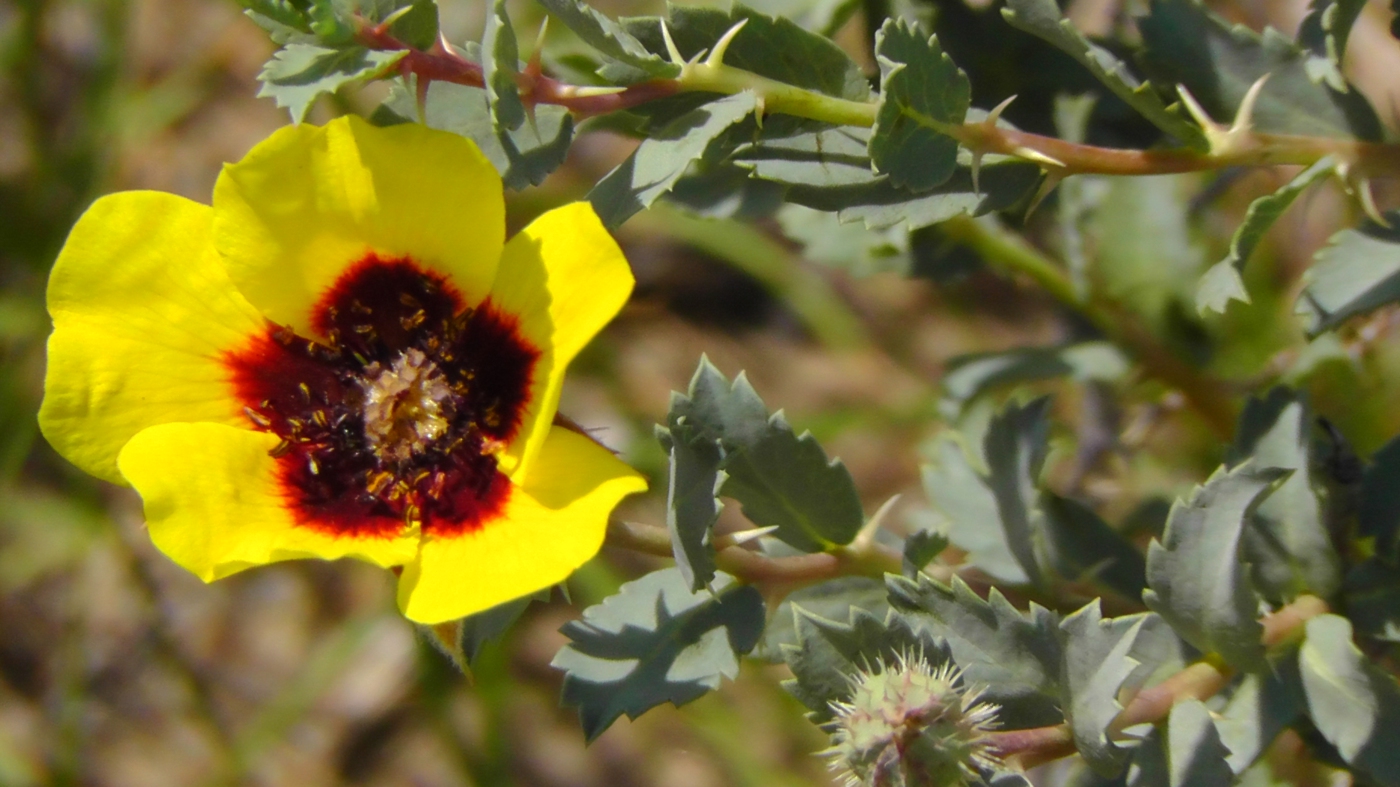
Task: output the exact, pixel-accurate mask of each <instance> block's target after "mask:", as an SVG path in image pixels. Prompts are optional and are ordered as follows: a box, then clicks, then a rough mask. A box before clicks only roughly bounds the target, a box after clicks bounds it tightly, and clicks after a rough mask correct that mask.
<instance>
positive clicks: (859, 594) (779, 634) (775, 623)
mask: <svg viewBox="0 0 1400 787" xmlns="http://www.w3.org/2000/svg"><path fill="white" fill-rule="evenodd" d="M795 608H801V609H802V611H803V612H804V613H806V614H808V615H811V616H814V617H818V618H824V619H826V620H835V621H841V620H845V621H849V620H851V616H852V615H854V614H856V611H857V610H860V611H862V612H865V613H867V614H869V615H871V616H873V617H874V618H875V619H877V620H885V619H886V618H887V617H888V616H889V612H890V600H889V591H887V590H885V583H884V582H883V581H881V580H878V579H872V578H870V577H838V578H837V579H832V580H827V581H826V582H822V583H820V584H816V585H812V586H810V587H805V588H802V589H801V590H797V591H794V592H792V593H789V594H788V595H787V596H786V597H785V598H783V601H782V603H780V604H779V605H778V609H777V610H776V611H774V613H773V614H772V616H771V617H770V618H769V621H768V628H766V629H764V631H763V644H762V646H761V648H760V650H761V652H756V653H755V655H758V656H760V657H762V658H765V659H768V660H770V661H784V660H785V659H786V658H787V657H786V656H785V655H784V654H785V653H786V651H785V650H784V648H785V647H787V646H796V645H797V644H798V638H797V620H798V616H795V615H794V614H793V612H794V609H795Z"/></svg>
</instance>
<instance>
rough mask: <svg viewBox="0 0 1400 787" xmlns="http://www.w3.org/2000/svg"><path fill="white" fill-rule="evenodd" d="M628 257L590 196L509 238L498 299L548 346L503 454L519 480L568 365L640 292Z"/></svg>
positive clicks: (495, 290)
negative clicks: (634, 291)
mask: <svg viewBox="0 0 1400 787" xmlns="http://www.w3.org/2000/svg"><path fill="white" fill-rule="evenodd" d="M633 283H634V282H633V279H632V271H631V269H630V268H628V267H627V259H626V258H625V257H623V256H622V250H621V249H619V248H618V247H617V242H616V241H614V240H613V238H612V236H611V235H609V234H608V231H607V230H605V229H603V224H602V222H601V221H599V220H598V216H597V214H596V213H594V212H593V208H592V207H591V206H590V205H589V204H588V203H587V202H575V203H573V204H571V205H565V206H563V207H561V208H556V209H554V210H551V211H549V212H548V213H546V214H544V215H543V216H540V217H539V218H537V219H535V220H534V221H533V222H531V223H530V226H528V227H526V228H525V229H524V230H522V231H521V232H520V233H519V234H517V235H516V236H515V237H513V238H511V239H510V242H509V243H507V244H506V248H505V252H504V254H502V256H501V267H500V269H499V271H498V272H497V274H496V281H495V283H494V284H493V285H492V286H491V302H492V303H493V304H495V305H496V306H497V307H499V308H500V309H501V311H503V312H506V313H508V314H513V315H515V316H516V317H518V318H519V320H520V323H519V330H520V332H521V334H522V335H523V337H524V338H525V339H526V340H528V341H529V342H530V343H532V344H533V345H535V347H536V348H538V349H539V350H540V358H539V360H537V361H536V363H535V368H534V374H533V380H532V382H531V385H530V396H529V398H528V400H527V402H528V404H527V406H526V411H525V414H524V417H523V419H522V421H521V427H520V431H519V433H518V435H517V437H516V438H515V439H514V440H512V441H511V445H510V446H509V447H508V448H507V449H506V451H505V452H504V454H502V456H501V457H500V466H501V471H502V472H504V473H506V474H507V475H509V476H510V477H511V478H512V479H513V480H514V479H518V478H519V477H520V476H521V474H523V473H527V472H528V466H529V463H530V460H531V458H532V457H533V456H534V454H535V453H537V452H538V451H539V450H540V446H541V445H543V443H544V440H545V435H547V434H549V432H550V426H551V424H552V423H553V420H554V412H555V410H556V409H557V408H558V407H559V390H560V387H561V386H562V385H563V382H564V371H565V369H566V368H567V367H568V365H569V362H570V361H572V360H573V359H574V356H575V355H577V354H578V351H579V350H581V349H583V347H584V345H586V344H588V342H589V341H590V340H591V339H592V338H593V336H594V335H595V334H597V333H598V331H599V330H601V329H602V327H603V326H604V325H606V324H607V323H608V321H609V320H611V319H612V318H613V317H614V316H616V314H617V312H618V310H619V309H621V308H622V306H623V304H625V303H626V302H627V298H628V296H629V295H631V294H632V285H633Z"/></svg>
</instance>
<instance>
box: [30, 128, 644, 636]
mask: <svg viewBox="0 0 1400 787" xmlns="http://www.w3.org/2000/svg"><path fill="white" fill-rule="evenodd" d="M632 284H633V281H632V275H631V272H630V271H629V270H628V267H627V263H626V260H624V259H623V257H622V253H621V251H620V250H619V249H618V247H617V245H616V243H615V242H614V241H613V239H612V238H611V237H610V236H609V235H608V234H607V232H606V231H605V230H604V229H603V227H602V225H601V224H600V223H599V221H598V218H597V216H595V215H594V213H593V211H592V209H591V208H590V207H589V206H588V205H587V204H586V203H577V204H573V205H568V206H565V207H562V208H559V209H557V210H553V211H550V212H549V213H546V214H545V215H543V216H541V217H540V218H539V219H537V220H536V221H535V222H534V223H532V224H531V225H530V226H528V227H527V228H525V229H524V230H523V231H522V232H520V233H519V234H518V235H516V236H515V237H513V238H511V239H510V241H509V242H508V243H507V242H506V240H505V208H504V204H503V202H502V198H501V181H500V178H499V176H498V175H497V174H496V172H495V170H494V169H493V168H492V167H491V164H490V163H489V162H488V161H487V160H486V159H485V157H483V156H482V154H481V152H480V151H479V150H477V148H476V147H475V146H474V145H472V144H471V143H470V142H468V141H466V140H464V139H462V138H461V137H458V136H455V135H452V134H447V133H444V132H438V131H434V130H431V129H428V128H424V127H422V126H418V125H412V124H406V125H401V126H395V127H392V128H385V129H380V128H375V127H373V126H370V125H369V124H367V123H365V122H364V121H362V120H360V119H358V118H353V117H352V118H343V119H340V120H336V121H333V122H331V123H330V124H328V125H326V126H324V127H315V126H308V125H301V126H296V127H288V128H284V129H281V130H279V131H278V132H276V133H275V134H273V135H272V136H271V137H269V138H268V139H267V140H266V141H264V142H262V143H261V144H259V145H258V146H257V147H255V148H254V149H253V150H252V151H251V152H249V154H248V155H247V156H246V157H245V158H244V159H243V160H242V161H240V162H239V163H237V164H233V165H230V166H227V167H226V168H225V169H224V171H223V173H222V174H221V175H220V176H219V180H218V183H217V185H216V186H215V187H214V199H213V206H212V207H210V206H206V205H201V204H199V203H195V202H190V201H188V200H185V199H182V198H180V197H176V196H174V195H170V194H163V193H157V192H123V193H119V194H113V195H110V196H107V197H104V198H102V199H100V200H98V201H97V202H96V203H94V204H93V205H92V207H91V208H89V209H88V211H87V213H85V214H84V215H83V217H82V218H81V219H79V220H78V223H77V225H76V226H75V227H74V228H73V231H72V234H71V235H70V236H69V238H68V242H67V244H66V245H65V246H64V248H63V251H62V253H60V255H59V258H58V261H57V262H56V263H55V265H54V270H53V274H52V276H51V278H50V280H49V292H48V302H49V312H50V313H51V314H52V315H53V321H54V333H53V336H52V337H51V338H50V340H49V356H48V357H49V366H48V376H47V379H46V380H45V394H44V403H43V408H42V410H41V411H40V414H39V422H40V426H41V428H42V429H43V432H44V435H45V437H47V438H48V440H49V442H50V443H52V444H53V446H54V447H55V448H56V449H58V451H59V452H60V453H62V454H63V456H65V457H67V458H68V459H69V460H70V461H72V462H73V463H74V464H76V465H77V466H79V467H81V468H82V469H84V470H86V471H87V472H89V473H92V474H93V475H95V476H98V477H99V478H103V479H106V480H108V481H112V482H114V483H118V484H130V485H131V486H133V487H135V488H136V491H137V492H139V493H140V495H141V498H142V500H143V502H144V504H145V512H146V520H147V522H148V523H149V527H150V533H151V539H152V540H153V541H154V542H155V544H156V546H157V547H159V548H160V549H161V551H163V552H164V553H165V554H167V555H169V556H170V557H171V558H172V559H173V560H174V561H175V562H177V563H179V564H180V565H182V566H184V567H185V568H187V569H189V570H190V571H192V572H193V573H195V574H196V575H198V576H199V577H200V578H201V579H203V580H205V581H206V582H208V581H213V580H215V579H219V578H220V577H225V576H228V575H230V574H233V573H236V572H238V571H242V570H243V569H245V568H249V567H251V566H255V565H260V564H263V563H270V562H274V561H278V560H290V559H295V558H307V557H316V558H325V559H334V558H340V557H354V558H359V559H361V560H367V561H369V562H371V563H376V564H378V565H381V566H385V567H397V566H401V567H402V574H401V577H400V580H399V593H398V597H399V606H400V607H401V608H402V609H403V611H404V614H405V615H407V616H408V617H409V618H411V619H413V620H416V621H419V622H422V623H437V622H441V621H446V620H451V619H454V618H460V617H463V616H466V615H469V614H472V613H474V612H478V611H481V610H483V609H487V608H489V607H492V606H494V605H496V604H499V603H502V602H505V601H508V600H510V599H513V598H517V597H519V596H523V595H525V594H528V593H531V592H533V591H536V590H539V589H542V588H545V587H548V586H550V585H552V584H554V583H556V582H559V581H561V580H563V579H564V578H565V577H567V576H568V575H569V573H570V572H572V571H573V570H574V569H575V568H577V567H578V566H579V565H581V564H582V563H583V562H584V561H586V560H588V559H589V558H590V557H592V556H593V555H594V554H595V553H596V552H597V551H598V548H599V546H600V545H601V544H602V540H603V533H604V530H605V527H606V522H607V517H608V515H609V513H610V512H611V511H612V509H613V507H614V506H615V505H616V504H617V503H618V501H619V500H621V499H622V498H623V497H624V496H626V495H628V494H631V493H633V492H638V491H641V490H642V489H644V488H645V487H646V483H645V481H644V480H643V479H642V478H641V477H640V476H639V475H637V473H635V472H634V471H633V470H631V469H630V468H628V467H627V466H626V465H624V464H623V463H622V462H620V461H618V460H617V459H616V458H614V457H613V456H612V454H610V453H609V452H608V451H607V450H605V449H603V448H602V447H600V446H598V445H597V444H595V443H594V442H592V441H591V440H589V439H588V438H586V437H583V436H580V435H579V434H576V433H574V432H571V431H568V430H566V429H563V428H560V427H556V426H554V425H553V423H554V416H555V409H556V407H557V406H558V402H559V389H560V384H561V382H562V379H563V374H564V369H565V367H567V366H568V364H569V361H570V360H572V359H573V357H574V355H575V354H576V353H577V352H578V351H579V350H580V349H581V348H582V347H583V346H584V345H585V344H586V343H587V342H588V341H589V340H590V339H591V338H592V337H593V335H594V334H595V333H597V331H598V330H599V329H601V328H602V326H603V325H604V324H606V323H607V322H608V320H610V319H612V317H613V316H614V315H615V314H616V313H617V311H618V309H620V308H621V307H622V304H623V303H624V302H626V300H627V297H628V295H629V294H630V293H631V290H632Z"/></svg>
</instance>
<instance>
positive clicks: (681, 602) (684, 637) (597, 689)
mask: <svg viewBox="0 0 1400 787" xmlns="http://www.w3.org/2000/svg"><path fill="white" fill-rule="evenodd" d="M763 623H764V607H763V596H762V595H761V594H760V593H759V592H758V590H756V589H755V588H753V587H752V586H749V585H740V584H737V583H735V582H734V578H733V577H731V576H729V575H728V574H718V575H717V576H716V579H715V593H714V594H710V593H692V592H691V591H690V588H689V585H688V584H687V583H686V581H685V578H684V577H683V576H682V575H681V572H680V571H679V570H678V569H675V568H668V569H663V570H661V571H653V572H652V573H650V574H647V575H646V576H644V577H642V578H641V579H637V580H633V581H632V582H628V583H626V584H624V585H623V586H622V589H621V590H619V591H618V593H617V595H614V596H609V597H608V598H606V599H604V600H603V602H602V603H601V604H597V605H594V606H592V607H589V608H588V609H585V610H584V611H583V619H582V620H577V621H572V622H570V623H567V624H565V625H564V627H563V628H562V629H560V630H561V631H562V632H563V633H564V634H565V635H567V636H568V637H569V639H570V640H571V642H570V643H569V644H568V645H565V646H564V647H563V648H562V649H560V651H559V653H558V654H557V655H556V656H555V657H554V661H553V662H551V665H552V666H553V667H555V668H556V669H560V670H563V671H564V673H565V675H564V689H563V697H562V702H563V704H564V705H567V706H571V707H576V708H578V712H579V719H580V721H581V723H582V725H583V731H584V735H585V736H586V737H587V739H588V740H590V741H591V740H593V739H594V738H597V737H598V736H599V735H600V734H602V732H603V731H604V730H606V729H607V728H608V727H609V726H610V725H611V724H612V723H613V722H614V721H616V720H617V719H618V718H620V717H621V716H622V715H623V714H624V713H625V714H627V716H628V717H629V718H633V719H635V718H637V717H638V716H640V715H641V714H642V713H644V712H646V711H647V710H650V709H651V708H654V707H656V706H657V705H660V704H661V703H663V702H670V703H671V704H673V705H677V706H679V705H683V704H685V703H687V702H690V701H691V700H694V699H697V698H698V697H700V696H701V695H703V694H705V693H706V692H707V691H711V690H713V689H715V688H718V687H719V683H720V679H721V677H728V678H733V677H734V676H735V675H736V674H738V669H739V662H738V657H739V656H741V655H743V654H745V653H748V652H749V651H750V650H752V649H753V647H754V645H755V644H757V643H758V640H759V637H760V636H761V635H762V634H763Z"/></svg>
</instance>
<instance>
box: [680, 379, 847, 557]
mask: <svg viewBox="0 0 1400 787" xmlns="http://www.w3.org/2000/svg"><path fill="white" fill-rule="evenodd" d="M667 421H668V423H669V424H670V426H669V429H670V432H671V433H672V434H674V435H676V436H677V437H679V436H680V435H681V434H683V433H684V434H687V435H689V436H690V437H688V439H705V440H710V441H713V442H714V443H716V444H717V446H716V447H717V448H718V449H721V451H720V453H721V461H720V464H719V469H720V470H723V471H724V473H725V478H724V479H723V483H722V484H721V486H720V489H719V494H721V495H723V496H725V497H730V498H733V499H734V500H736V501H738V502H739V504H740V506H741V507H742V509H743V512H744V515H745V516H746V517H748V519H749V520H750V521H751V522H753V523H754V524H755V525H757V526H759V527H777V528H778V530H777V531H775V532H774V533H773V535H774V536H775V537H777V538H779V539H781V540H782V541H783V542H784V543H787V544H789V545H791V546H793V547H795V548H797V549H799V550H802V551H804V552H820V551H824V550H827V549H831V548H832V547H835V546H839V545H841V544H848V543H850V541H851V539H853V538H855V535H856V533H857V532H858V531H859V530H860V527H861V525H862V524H864V522H865V515H864V513H863V511H862V509H861V504H860V496H859V495H858V494H857V492H856V488H855V482H854V481H853V480H852V479H851V474H850V472H849V471H847V470H846V467H845V465H843V464H841V462H840V461H839V460H828V459H827V456H826V453H825V452H824V451H822V448H821V446H820V445H818V444H817V441H816V440H815V439H814V438H813V437H812V436H811V434H803V435H801V436H799V435H796V434H794V433H793V431H792V427H790V426H788V424H787V421H785V420H784V419H783V416H782V413H776V414H774V415H772V416H771V417H770V416H769V415H768V410H767V408H766V407H765V406H764V404H763V400H762V399H760V398H759V396H758V394H757V393H756V392H755V391H754V390H753V387H752V386H750V385H749V383H748V379H747V378H746V377H745V376H744V375H742V374H740V375H739V377H737V378H736V379H735V380H734V383H733V384H732V385H731V384H730V383H729V381H728V380H727V379H726V378H725V376H724V375H723V374H721V373H720V372H719V370H718V369H716V368H715V367H714V366H713V365H712V364H711V363H710V362H709V360H708V359H706V358H702V359H701V361H700V366H699V368H698V369H696V372H695V376H694V377H693V378H692V379H691V382H690V390H689V392H688V394H687V395H685V396H681V395H679V394H675V395H673V396H672V399H671V412H670V414H669V415H668V416H667Z"/></svg>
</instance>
